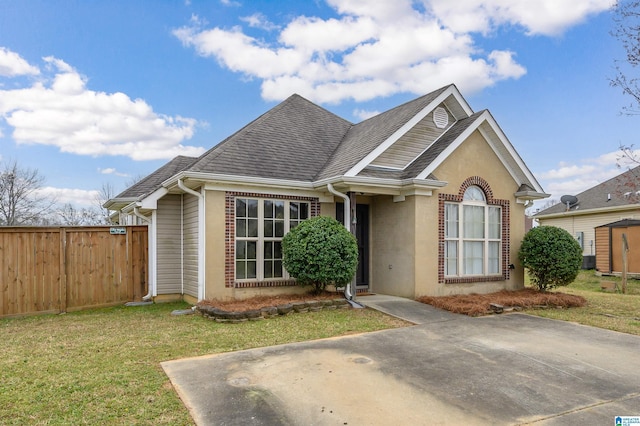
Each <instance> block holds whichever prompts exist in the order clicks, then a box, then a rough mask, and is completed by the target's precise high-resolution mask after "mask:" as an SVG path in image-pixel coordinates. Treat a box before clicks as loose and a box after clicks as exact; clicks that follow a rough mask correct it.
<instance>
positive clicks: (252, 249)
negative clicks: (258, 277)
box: [246, 241, 258, 259]
mask: <svg viewBox="0 0 640 426" xmlns="http://www.w3.org/2000/svg"><path fill="white" fill-rule="evenodd" d="M246 243H247V259H255V258H256V246H257V244H258V243H257V242H255V241H247V242H246Z"/></svg>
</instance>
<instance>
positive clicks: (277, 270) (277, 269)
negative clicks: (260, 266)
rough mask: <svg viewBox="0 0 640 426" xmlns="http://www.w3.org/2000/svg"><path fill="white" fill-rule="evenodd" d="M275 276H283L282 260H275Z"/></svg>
mask: <svg viewBox="0 0 640 426" xmlns="http://www.w3.org/2000/svg"><path fill="white" fill-rule="evenodd" d="M273 276H274V277H278V278H282V261H281V260H276V261H274V262H273Z"/></svg>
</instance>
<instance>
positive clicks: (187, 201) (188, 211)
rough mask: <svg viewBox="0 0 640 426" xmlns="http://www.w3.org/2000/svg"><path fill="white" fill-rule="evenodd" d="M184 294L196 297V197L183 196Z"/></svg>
mask: <svg viewBox="0 0 640 426" xmlns="http://www.w3.org/2000/svg"><path fill="white" fill-rule="evenodd" d="M183 197H184V198H183V223H184V231H183V243H182V244H183V247H184V248H183V264H184V274H183V279H184V281H183V283H184V294H188V295H190V296H193V297H196V298H197V297H198V251H199V250H198V249H199V239H198V231H199V229H198V197H196V196H195V195H191V194H184V195H183Z"/></svg>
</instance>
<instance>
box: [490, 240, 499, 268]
mask: <svg viewBox="0 0 640 426" xmlns="http://www.w3.org/2000/svg"><path fill="white" fill-rule="evenodd" d="M488 261H489V262H488V263H489V265H488V267H489V271H488V273H489V274H499V273H500V243H499V242H497V241H491V242H489V259H488Z"/></svg>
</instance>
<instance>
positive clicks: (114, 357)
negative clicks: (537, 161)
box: [0, 304, 404, 425]
mask: <svg viewBox="0 0 640 426" xmlns="http://www.w3.org/2000/svg"><path fill="white" fill-rule="evenodd" d="M187 306H188V305H185V304H157V305H150V306H142V307H128V308H125V307H116V308H108V309H99V310H92V311H84V312H76V313H70V314H65V315H45V316H35V317H26V318H17V319H3V320H0V354H1V356H0V424H3V425H24V424H29V425H63V424H64V425H68V424H74V425H81V424H126V425H129V424H143V425H144V424H148V425H162V424H165V425H190V424H193V422H192V420H191V417H190V416H189V414H188V412H187V410H186V408H185V407H184V405H183V404H182V403H181V401H180V400H179V398H178V397H177V394H176V393H175V392H174V390H173V388H172V387H171V384H170V382H169V380H168V379H167V377H166V375H165V374H164V372H163V371H162V369H161V367H160V362H162V361H166V360H171V359H177V358H182V357H191V356H198V355H205V354H214V353H221V352H228V351H236V350H241V349H249V348H255V347H261V346H268V345H277V344H282V343H289V342H298V341H304V340H312V339H321V338H326V337H332V336H341V335H346V334H353V333H361V332H369V331H375V330H380V329H386V328H393V327H400V326H402V325H404V323H402V322H401V321H398V320H395V319H393V318H391V317H388V316H386V315H383V314H380V313H378V312H376V311H373V310H369V309H361V310H350V309H349V310H347V309H344V310H333V311H320V312H313V313H307V314H294V315H289V316H285V317H278V318H274V319H269V320H265V321H256V322H246V323H242V324H233V325H231V324H219V323H216V322H213V321H210V320H207V319H205V318H203V317H202V316H199V315H188V316H172V315H170V313H171V311H173V310H175V309H184V308H186V307H187Z"/></svg>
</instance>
